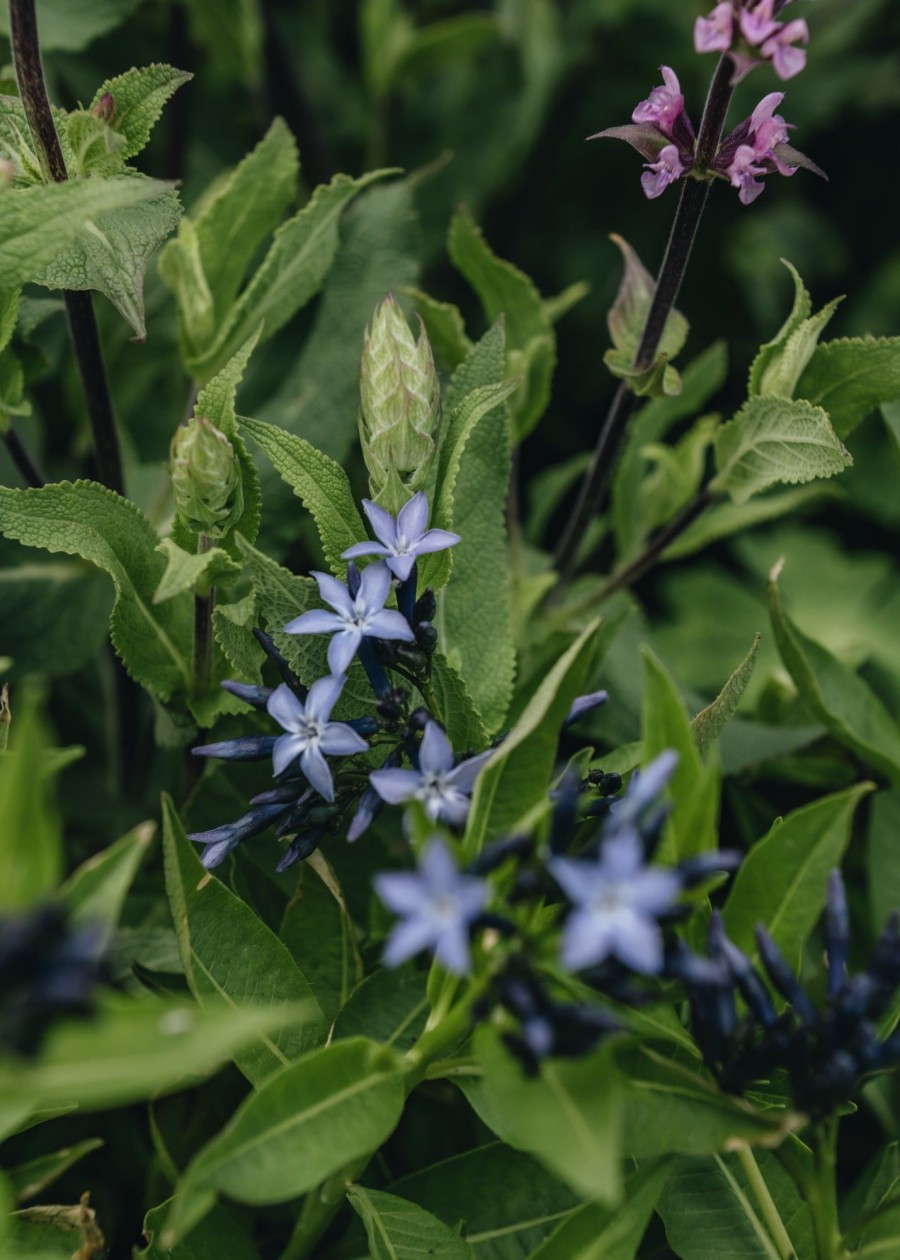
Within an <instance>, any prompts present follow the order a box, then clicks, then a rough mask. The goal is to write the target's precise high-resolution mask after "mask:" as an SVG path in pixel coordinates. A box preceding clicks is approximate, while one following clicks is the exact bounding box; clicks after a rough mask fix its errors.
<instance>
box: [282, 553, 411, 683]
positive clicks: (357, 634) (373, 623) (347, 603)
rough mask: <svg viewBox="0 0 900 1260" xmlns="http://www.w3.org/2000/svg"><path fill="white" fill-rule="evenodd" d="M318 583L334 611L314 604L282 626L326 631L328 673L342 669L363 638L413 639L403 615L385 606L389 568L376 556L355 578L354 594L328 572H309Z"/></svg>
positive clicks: (291, 631) (308, 631)
mask: <svg viewBox="0 0 900 1260" xmlns="http://www.w3.org/2000/svg"><path fill="white" fill-rule="evenodd" d="M312 576H313V577H314V578H315V579H316V581H317V582H318V584H319V594H320V595H321V596H322V599H324V601H325V603H326V604H330V605H331V607H332V608H333V609H334V612H326V611H325V609H324V608H315V609H313V610H312V611H310V612H305V613H301V615H300V616H299V617H295V618H294V620H293V621H289V622H288V623H287V625H286V626H285V627H284V629H285V632H286V633H287V634H330V635H333V636H334V637H333V638H332V640H331V642H330V643H329V644H328V668H329V669H330V670H331V672H332V674H343V673H345V672H346V670H347V668H348V666H349V664H350V662H351V661H352V660H353V657H354V655H355V654H356V652H357V649H358V648H359V645H360V644H361V643H362V641H363V639H368V638H375V639H400V640H402V641H403V642H404V643H412V642H414V641H415V635H414V634H413V632H412V630H411V629H410V627H409V623H408V622H407V620H406V618H405V617H403V616H401V614H400V613H398V612H393V611H392V610H391V609H389V608H385V606H384V601H385V600H386V599H387V597H388V593H389V591H390V589H391V571H390V569H389V568H388V567H387V565H386V564H385V563H384V561H383V560H379V562H378V563H377V564H370V565H369V567H368V568H367V569H366V570H365V571H364V572H363V574H362V576H361V577H360V581H359V590H358V591H357V592H356V596H355V598H354V597H353V596H351V594H350V591H349V590H348V589H347V587H346V586H345V585H344V583H343V582H339V581H338V580H337V578H333V577H331V575H330V574H328V573H316V572H313V575H312Z"/></svg>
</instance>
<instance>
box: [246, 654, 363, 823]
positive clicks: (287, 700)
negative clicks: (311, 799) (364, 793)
mask: <svg viewBox="0 0 900 1260" xmlns="http://www.w3.org/2000/svg"><path fill="white" fill-rule="evenodd" d="M345 681H346V679H345V678H344V677H343V676H337V677H336V676H335V675H333V674H332V675H330V676H328V677H326V678H320V679H318V681H317V682H314V683H313V685H312V686H311V687H310V689H309V695H308V696H307V699H306V703H305V704H304V703H303V701H302V700H298V699H297V697H296V696H295V695H294V693H293V691H291V689H290V687H288V686H287V685H286V684H285V683H282V684H281V686H280V687H277V688H276V689H275V691H273V692H272V695H271V696H270V697H269V700H268V703H267V705H266V707H267V709H268V710H269V713H270V714H271V715H272V717H273V718H274V719H275V721H276V722H277V723H278V725H279V726H281V727H282V728H283V729H284V730H285V731H287V732H288V733H287V734H286V735H281V736H279V738H278V739H277V740H276V741H275V747H274V748H273V749H272V762H273V764H274V767H275V773H276V774H283V773H284V771H285V770H287V769H288V767H289V766H291V765H292V764H293V762H295V761H296V760H297V758H298V757H299V759H300V769H301V770H302V771H303V773H304V775H305V776H306V779H307V781H308V782H309V784H310V786H311V787H314V788H315V789H316V791H317V792H318V793H319V795H320V796H324V798H325V800H326V801H333V800H334V781H333V779H332V777H331V771H330V770H329V768H328V763H327V762H326V760H325V756H326V755H327V756H331V757H344V756H350V755H351V754H352V753H358V752H365V751H366V749H367V748H368V744H367V743H366V741H365V740H364V739H363V738H362V736H360V735H357V733H356V731H354V730H353V728H352V727H350V726H348V725H347V724H346V723H345V722H331V721H329V718H330V717H331V710H332V709H333V708H334V706H335V704H337V700H338V696H339V695H340V694H341V689H342V688H343V686H344V683H345Z"/></svg>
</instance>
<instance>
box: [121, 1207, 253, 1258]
mask: <svg viewBox="0 0 900 1260" xmlns="http://www.w3.org/2000/svg"><path fill="white" fill-rule="evenodd" d="M172 1202H173V1200H172V1199H167V1200H166V1201H165V1203H160V1205H159V1207H155V1208H151V1209H150V1211H149V1212H148V1213H147V1215H146V1216H145V1217H144V1230H143V1233H144V1237H145V1238H146V1239H147V1247H146V1248H145V1249H144V1250H143V1251H137V1250H136V1251H135V1252H134V1260H225V1257H227V1260H259V1252H258V1251H257V1249H256V1247H255V1246H254V1245H253V1243H252V1242H251V1240H250V1236H249V1234H248V1233H247V1228H246V1226H245V1225H243V1224H238V1222H237V1221H236V1220H235V1218H234V1217H233V1216H232V1215H231V1213H230V1212H228V1211H227V1210H226V1209H225V1208H223V1207H218V1206H216V1207H214V1208H213V1210H212V1211H211V1212H210V1213H209V1215H208V1216H206V1217H204V1219H203V1220H202V1221H201V1222H200V1224H199V1225H197V1226H196V1228H195V1229H193V1230H191V1233H190V1234H189V1235H188V1237H187V1238H185V1239H184V1241H183V1242H180V1243H176V1244H175V1246H174V1247H173V1248H172V1249H171V1250H170V1249H169V1248H168V1247H163V1246H162V1243H161V1242H160V1235H161V1233H162V1231H163V1229H164V1227H165V1222H166V1218H167V1216H168V1215H169V1212H170V1211H171V1209H172Z"/></svg>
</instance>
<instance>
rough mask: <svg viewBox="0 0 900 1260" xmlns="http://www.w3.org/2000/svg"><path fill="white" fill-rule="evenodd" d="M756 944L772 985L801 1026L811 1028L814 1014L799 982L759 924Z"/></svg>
mask: <svg viewBox="0 0 900 1260" xmlns="http://www.w3.org/2000/svg"><path fill="white" fill-rule="evenodd" d="M756 943H757V945H758V947H759V956H760V959H761V960H762V964H763V966H764V967H765V969H766V974H767V975H768V977H769V979H770V980H771V981H772V984H773V985H774V986H775V988H776V989H777V990H778V992H779V993H780V994H781V995H782V997H784V998H786V999H787V1000H788V1002H790V1004H791V1006H792V1007H793V1009H794V1014H795V1015H796V1016H797V1018H798V1019H799V1020H800V1022H801V1024H805V1025H806V1026H807V1027H811V1026H812V1025H813V1024H815V1022H816V1012H815V1008H814V1007H813V1004H812V1002H810V1000H809V998H808V997H807V995H806V992H805V990H804V989H803V986H802V985H801V984H800V981H799V980H798V979H797V977H796V976H795V975H794V973H793V971H792V970H791V969H790V967H789V966H788V965H787V963H786V962H785V960H784V957H783V956H782V953H781V951H780V950H779V948H778V946H777V945H776V944H775V942H774V941H773V940H772V938H771V936H770V935H769V933H768V932H767V931H766V929H765V928H764V927H763V926H762V924H761V923H759V924H757V926H756Z"/></svg>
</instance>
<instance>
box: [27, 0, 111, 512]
mask: <svg viewBox="0 0 900 1260" xmlns="http://www.w3.org/2000/svg"><path fill="white" fill-rule="evenodd" d="M9 27H10V39H11V43H12V52H13V61H14V63H15V68H16V79H17V81H18V84H19V93H20V95H21V98H22V106H23V108H24V110H25V117H26V118H27V119H28V126H29V128H30V129H31V135H32V139H33V140H34V145H35V150H36V152H37V157H38V161H39V162H40V165H41V171H42V172H43V175H44V180H45V182H47V183H57V184H61V183H64V182H65V180H67V179H68V172H67V171H66V163H65V159H64V158H63V152H62V148H61V147H60V143H59V136H58V135H57V134H56V126H55V124H54V122H53V114H52V113H51V110H50V100H49V98H48V96H47V87H46V84H45V82H44V72H43V68H42V66H41V49H40V44H39V42H38V31H37V20H36V18H35V11H34V0H9ZM65 303H66V315H67V317H68V321H69V332H70V334H71V337H72V343H73V345H74V347H75V358H76V360H77V362H78V371H79V374H80V376H81V383H82V386H83V388H84V394H85V398H86V400H87V408H88V416H89V418H90V423H91V430H92V432H93V436H94V450H95V454H96V461H97V475H98V479H99V480H100V481H102V482H103V484H104V485H105V486H108V487H109V488H110V490H115V491H116V492H117V493H118V494H122V493H123V491H124V482H123V478H122V457H121V452H120V449H119V436H118V433H117V431H116V422H115V416H114V415H113V408H112V398H111V396H110V392H109V383H108V381H107V377H106V368H105V366H104V363H103V354H102V351H101V349H100V334H99V332H98V330H97V319H96V316H95V314H94V304H93V299H92V297H91V294H90V293H89V292H71V291H67V292H66V294H65Z"/></svg>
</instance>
